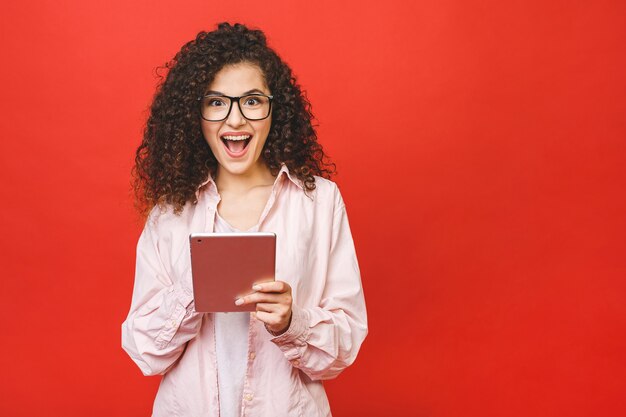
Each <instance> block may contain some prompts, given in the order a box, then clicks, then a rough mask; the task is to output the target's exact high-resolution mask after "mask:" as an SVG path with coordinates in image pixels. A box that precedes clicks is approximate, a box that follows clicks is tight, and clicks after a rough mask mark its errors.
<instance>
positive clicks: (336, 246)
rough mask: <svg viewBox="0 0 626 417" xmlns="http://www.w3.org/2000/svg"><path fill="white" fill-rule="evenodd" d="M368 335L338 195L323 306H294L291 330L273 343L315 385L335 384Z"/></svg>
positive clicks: (351, 246)
mask: <svg viewBox="0 0 626 417" xmlns="http://www.w3.org/2000/svg"><path fill="white" fill-rule="evenodd" d="M366 335H367V312H366V308H365V299H364V296H363V289H362V285H361V276H360V270H359V266H358V262H357V257H356V252H355V248H354V242H353V239H352V234H351V232H350V225H349V223H348V216H347V213H346V209H345V205H344V203H343V199H342V198H341V195H340V194H339V191H338V190H336V196H335V206H334V213H333V220H332V235H331V244H330V252H329V254H328V267H327V276H326V279H325V285H324V290H323V296H322V299H321V302H320V304H319V306H315V307H308V308H304V307H299V306H298V305H296V304H294V305H293V306H292V320H291V324H290V326H289V329H288V330H287V331H286V332H285V333H283V334H282V335H280V336H277V337H274V338H272V342H274V343H275V344H276V345H277V346H278V347H279V348H280V349H281V350H282V352H283V354H284V355H285V357H286V358H287V360H289V361H290V362H291V364H292V365H293V366H294V367H296V368H299V369H300V370H302V371H303V372H304V373H306V374H307V375H308V376H309V377H310V378H311V379H313V380H322V379H331V378H334V377H336V376H337V375H339V373H341V371H343V370H344V369H345V368H346V367H348V366H349V365H351V364H352V362H354V360H355V359H356V356H357V353H358V351H359V349H360V347H361V344H362V343H363V341H364V339H365V337H366Z"/></svg>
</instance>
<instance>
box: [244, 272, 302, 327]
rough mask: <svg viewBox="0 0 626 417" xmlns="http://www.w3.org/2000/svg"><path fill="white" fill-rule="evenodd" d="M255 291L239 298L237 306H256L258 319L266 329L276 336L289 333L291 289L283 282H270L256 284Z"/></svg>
mask: <svg viewBox="0 0 626 417" xmlns="http://www.w3.org/2000/svg"><path fill="white" fill-rule="evenodd" d="M252 289H253V290H254V291H255V292H253V293H252V294H248V295H246V296H245V297H241V298H238V299H237V300H236V301H235V304H236V305H238V306H241V305H245V304H256V313H252V314H253V315H255V316H256V318H257V319H259V320H261V321H262V322H263V323H265V328H266V329H267V330H268V331H269V332H270V333H271V334H272V335H274V336H279V335H281V334H283V333H285V332H286V331H287V329H288V328H289V324H290V323H291V302H292V298H291V287H290V286H289V284H287V283H286V282H283V281H270V282H263V283H260V284H255V285H254V286H253V287H252Z"/></svg>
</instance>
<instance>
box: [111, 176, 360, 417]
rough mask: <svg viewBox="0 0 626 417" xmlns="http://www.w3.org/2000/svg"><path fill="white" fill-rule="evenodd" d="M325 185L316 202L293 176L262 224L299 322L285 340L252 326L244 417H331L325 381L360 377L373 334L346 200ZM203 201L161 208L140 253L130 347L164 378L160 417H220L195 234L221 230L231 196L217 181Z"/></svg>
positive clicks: (126, 344) (125, 343) (126, 330)
mask: <svg viewBox="0 0 626 417" xmlns="http://www.w3.org/2000/svg"><path fill="white" fill-rule="evenodd" d="M315 180H316V181H315V183H316V186H317V188H316V189H315V190H314V191H313V192H311V193H309V194H308V195H307V194H305V193H304V190H303V188H302V186H301V183H300V182H299V181H298V180H297V179H294V178H292V177H291V176H290V175H289V171H288V170H287V168H286V167H285V166H283V168H282V169H281V171H280V173H279V175H278V177H277V178H276V181H275V183H274V186H273V189H272V193H271V195H270V198H269V200H268V202H267V205H266V207H265V209H264V210H263V213H262V214H261V218H260V220H259V231H261V232H274V233H276V236H277V239H276V245H277V246H276V277H275V278H276V280H281V281H285V282H287V283H288V284H289V285H290V286H291V288H292V295H293V307H292V309H293V316H292V321H291V325H290V327H289V329H288V330H287V332H285V333H284V334H282V335H280V336H278V337H273V336H272V335H270V334H269V333H268V332H267V331H266V330H265V327H264V325H263V323H262V322H260V321H257V320H254V319H251V320H250V326H249V330H248V335H249V351H248V358H247V364H246V374H245V381H244V389H243V398H242V400H241V401H242V402H241V412H242V416H250V417H260V416H266V417H278V416H300V417H310V416H330V415H331V413H330V407H329V404H328V399H327V398H326V393H325V392H324V388H323V386H322V383H321V380H324V379H330V378H334V377H336V376H337V375H338V374H339V373H340V372H341V371H342V370H343V369H345V368H346V367H347V366H349V365H350V364H351V363H352V362H353V361H354V360H355V358H356V356H357V353H358V351H359V348H360V346H361V343H362V342H363V340H364V338H365V336H366V334H367V317H366V310H365V301H364V298H363V291H362V287H361V279H360V274H359V267H358V263H357V258H356V254H355V250H354V244H353V241H352V235H351V234H350V226H349V224H348V217H347V215H346V209H345V206H344V203H343V199H342V198H341V194H340V192H339V190H338V188H337V186H336V185H335V184H334V183H333V182H331V181H328V180H326V179H323V178H319V177H316V179H315ZM197 196H198V203H197V204H196V205H192V204H189V203H188V204H187V205H186V206H185V208H184V211H183V212H182V214H180V215H175V214H173V212H172V210H171V209H170V210H167V211H165V212H161V211H160V210H159V209H157V208H155V209H153V211H152V213H151V214H150V217H149V219H148V221H147V223H146V226H145V228H144V230H143V232H142V234H141V236H140V238H139V242H138V244H137V264H136V272H135V286H134V290H133V298H132V304H131V308H130V312H129V314H128V317H127V319H126V321H125V322H124V323H123V324H122V347H123V348H124V350H126V352H127V353H128V354H129V355H130V357H131V358H132V359H133V361H135V363H136V364H137V365H138V366H139V368H140V369H141V371H142V372H143V374H144V375H159V374H162V375H164V376H163V379H162V381H161V384H160V386H159V391H158V393H157V396H156V399H155V403H154V410H153V416H155V417H160V416H163V417H165V416H167V417H173V416H194V417H196V416H215V417H217V416H218V415H219V398H218V382H217V372H216V353H215V333H214V315H213V314H211V313H198V312H196V311H195V310H194V303H193V294H192V284H191V266H190V255H189V234H190V233H192V232H207V231H208V232H210V231H213V226H214V220H215V212H216V210H217V204H218V202H219V200H220V196H219V194H218V192H217V188H216V186H215V183H214V182H213V181H212V180H211V179H209V180H208V181H207V182H206V183H205V184H203V186H202V187H201V188H200V190H199V191H198V193H197ZM242 256H245V254H242Z"/></svg>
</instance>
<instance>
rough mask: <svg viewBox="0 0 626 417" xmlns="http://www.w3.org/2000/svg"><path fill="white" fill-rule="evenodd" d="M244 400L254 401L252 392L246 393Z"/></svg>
mask: <svg viewBox="0 0 626 417" xmlns="http://www.w3.org/2000/svg"><path fill="white" fill-rule="evenodd" d="M243 398H244V400H246V401H252V394H246V395H244V396H243Z"/></svg>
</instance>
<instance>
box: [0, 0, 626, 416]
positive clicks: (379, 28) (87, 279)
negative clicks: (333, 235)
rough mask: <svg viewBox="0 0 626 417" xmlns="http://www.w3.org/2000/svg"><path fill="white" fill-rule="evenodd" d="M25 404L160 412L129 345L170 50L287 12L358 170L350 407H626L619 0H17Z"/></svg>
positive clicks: (11, 133)
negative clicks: (154, 126)
mask: <svg viewBox="0 0 626 417" xmlns="http://www.w3.org/2000/svg"><path fill="white" fill-rule="evenodd" d="M5 3H6V4H3V12H2V15H1V17H0V41H1V43H2V44H1V45H0V46H1V49H0V50H1V51H2V64H1V65H0V74H1V78H0V79H1V80H2V87H1V91H2V92H1V94H2V99H1V100H0V106H1V107H0V108H1V110H2V117H1V121H0V123H1V130H0V135H1V138H2V139H1V140H0V158H1V166H0V173H1V179H2V181H1V185H0V187H2V188H1V192H2V216H1V219H0V228H1V229H0V230H1V231H2V240H1V242H2V243H1V246H0V253H1V254H2V266H3V279H2V303H1V305H0V309H1V311H0V329H1V334H2V338H1V340H2V342H1V343H0V349H1V350H2V351H1V352H0V361H1V362H0V369H1V370H2V378H1V379H0V384H1V385H2V386H1V387H0V391H1V392H2V400H1V401H0V414H1V415H2V416H33V415H55V416H145V415H149V410H150V409H151V404H152V400H153V398H154V395H155V392H156V388H157V384H158V378H146V377H143V376H142V375H141V374H140V372H139V369H138V368H137V367H136V366H135V365H134V364H133V363H132V362H131V360H130V359H129V358H128V357H127V356H126V354H125V353H124V352H123V351H122V349H121V347H120V325H121V323H122V321H123V320H124V318H125V315H126V313H127V311H128V308H129V305H130V297H131V291H132V281H133V267H134V247H135V244H136V239H137V237H138V234H139V231H140V228H141V224H139V223H138V221H137V218H136V216H135V214H134V213H133V209H132V203H131V197H130V191H129V172H130V169H131V164H132V160H133V152H134V150H135V148H136V147H137V145H138V143H139V140H140V136H141V129H142V123H143V121H144V120H145V117H146V109H147V106H148V105H149V102H150V99H151V96H152V94H153V91H154V86H155V83H156V80H155V78H154V77H153V69H154V67H156V66H157V65H160V64H162V63H164V62H165V61H166V60H168V59H169V58H170V57H172V56H173V54H174V53H175V52H176V51H177V50H178V48H179V47H180V46H181V45H182V44H183V43H184V42H185V41H187V40H189V39H191V38H192V37H193V36H194V35H195V34H196V33H197V32H198V31H199V30H201V29H207V28H208V29H211V28H213V27H214V24H215V23H217V22H219V21H223V20H230V21H241V22H245V23H248V24H250V25H254V26H257V25H258V26H259V27H261V28H262V29H264V30H265V31H266V32H267V34H268V37H269V40H270V42H271V44H272V45H273V46H275V47H276V49H277V50H278V51H279V52H280V53H281V54H282V56H283V57H284V58H285V59H286V60H287V61H288V62H289V63H290V64H291V65H292V67H293V68H294V70H295V72H296V74H297V75H298V77H299V80H300V82H301V83H302V85H303V86H304V88H305V89H306V90H307V91H308V94H309V97H310V99H311V101H312V102H313V104H314V112H315V114H316V116H317V117H318V119H319V136H320V138H321V141H322V142H323V144H324V145H325V146H326V148H327V150H328V152H329V153H330V155H331V156H332V157H334V159H335V161H336V162H337V164H338V166H339V170H340V174H339V176H338V177H337V181H338V183H339V184H340V187H341V189H342V191H343V193H344V197H345V200H346V202H347V206H348V213H349V215H350V219H351V224H352V228H353V233H354V237H355V241H356V245H357V252H358V255H359V259H360V262H361V267H362V273H363V284H364V287H365V291H366V299H367V303H368V309H369V318H370V323H371V328H370V335H369V337H368V339H367V340H366V342H365V344H364V346H363V349H362V351H361V354H360V356H359V358H358V360H357V362H356V364H355V365H354V366H353V367H352V368H350V369H349V370H347V371H346V372H345V373H344V374H343V375H342V376H340V377H339V379H337V380H336V381H332V382H329V383H328V384H327V387H328V392H329V396H330V398H331V402H332V405H333V410H334V413H335V416H338V417H341V416H344V417H345V416H431V417H448V416H449V417H456V416H466V417H473V416H476V417H479V416H480V417H484V416H535V417H541V416H591V415H595V416H619V415H626V400H625V398H626V397H625V396H624V392H625V391H626V382H625V376H626V355H625V354H626V331H625V330H626V303H625V302H624V299H625V295H626V280H625V279H624V278H626V259H625V258H626V256H625V255H626V237H625V236H626V193H625V192H624V191H625V186H626V171H625V169H624V160H625V157H626V118H625V114H624V113H625V109H626V79H625V74H626V58H625V57H626V53H625V52H626V51H625V48H624V41H625V40H626V36H625V35H626V25H625V21H626V19H625V18H626V7H625V6H624V4H625V3H624V2H622V1H593V2H576V1H571V0H567V1H565V0H563V1H552V0H549V1H545V0H542V1H539V0H526V1H504V2H503V1H498V0H486V1H460V0H456V1H454V0H444V1H442V0H428V1H419V2H414V1H398V0H391V1H385V2H369V4H367V3H364V2H357V1H343V2H340V1H315V2H308V3H304V2H293V1H287V0H285V1H280V2H278V1H276V2H272V3H268V2H260V1H236V2H223V1H222V2H208V1H181V2H170V1H159V2H155V1H147V0H141V1H120V0H112V1H108V2H84V1H78V0H72V1H69V0H68V1H58V0H57V1H41V0H40V1H36V2H22V3H18V2H5Z"/></svg>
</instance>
